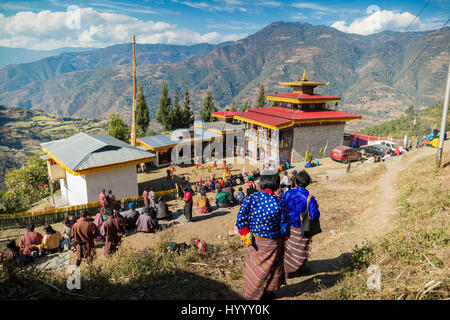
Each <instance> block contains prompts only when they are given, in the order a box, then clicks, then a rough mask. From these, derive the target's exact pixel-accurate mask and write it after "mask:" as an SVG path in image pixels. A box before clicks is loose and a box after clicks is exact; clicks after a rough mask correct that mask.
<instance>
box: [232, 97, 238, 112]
mask: <svg viewBox="0 0 450 320" xmlns="http://www.w3.org/2000/svg"><path fill="white" fill-rule="evenodd" d="M231 111H235V112H236V111H237V107H236V99H233V101H231Z"/></svg>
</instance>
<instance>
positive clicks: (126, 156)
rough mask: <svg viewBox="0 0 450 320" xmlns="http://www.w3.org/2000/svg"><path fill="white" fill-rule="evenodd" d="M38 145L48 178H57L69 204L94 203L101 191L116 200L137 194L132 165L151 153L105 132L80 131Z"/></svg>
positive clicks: (152, 156)
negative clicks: (67, 136) (109, 194)
mask: <svg viewBox="0 0 450 320" xmlns="http://www.w3.org/2000/svg"><path fill="white" fill-rule="evenodd" d="M41 146H42V150H43V151H44V152H45V153H46V154H47V156H46V157H45V158H46V160H47V167H48V171H49V176H50V180H51V181H52V182H54V181H58V180H59V182H60V185H61V196H62V198H63V200H65V201H66V203H67V204H68V205H70V206H73V205H81V204H86V203H90V202H96V201H98V196H99V194H100V192H102V190H106V192H108V190H112V191H113V194H114V195H115V196H116V198H117V199H120V198H127V197H136V196H139V193H138V181H137V167H136V166H137V165H138V164H140V163H142V162H148V161H152V160H153V158H154V156H155V155H154V154H153V153H149V152H147V151H144V150H141V149H139V148H136V147H133V146H131V145H129V144H127V143H125V142H122V141H120V140H118V139H116V138H114V137H111V136H109V135H106V134H98V135H94V134H87V133H84V132H80V133H78V134H76V135H73V136H71V137H69V138H67V139H62V140H56V141H51V142H47V143H42V144H41Z"/></svg>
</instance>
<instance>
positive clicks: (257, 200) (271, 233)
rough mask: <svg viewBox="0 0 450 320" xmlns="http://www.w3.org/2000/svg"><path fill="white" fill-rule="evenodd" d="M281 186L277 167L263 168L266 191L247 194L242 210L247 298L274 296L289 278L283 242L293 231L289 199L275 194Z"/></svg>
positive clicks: (239, 221)
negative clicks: (271, 168)
mask: <svg viewBox="0 0 450 320" xmlns="http://www.w3.org/2000/svg"><path fill="white" fill-rule="evenodd" d="M279 186H280V176H279V175H278V173H277V172H276V171H275V170H265V171H263V172H262V173H261V176H260V187H261V190H262V191H258V192H255V193H252V194H251V195H249V196H248V197H247V198H245V199H244V201H243V203H242V205H241V207H240V210H239V212H238V216H237V221H236V227H237V229H238V231H239V233H240V234H241V240H242V241H244V243H245V244H246V245H247V246H248V253H247V259H246V261H245V270H244V297H245V298H246V299H251V300H260V299H271V298H273V297H274V291H275V290H277V289H279V288H280V286H281V284H284V283H285V282H286V279H285V275H284V268H283V246H284V241H285V240H286V239H287V238H289V235H290V221H289V213H288V208H287V206H286V203H285V202H284V200H283V199H282V198H280V197H277V196H275V195H274V192H275V191H276V190H277V189H278V187H279Z"/></svg>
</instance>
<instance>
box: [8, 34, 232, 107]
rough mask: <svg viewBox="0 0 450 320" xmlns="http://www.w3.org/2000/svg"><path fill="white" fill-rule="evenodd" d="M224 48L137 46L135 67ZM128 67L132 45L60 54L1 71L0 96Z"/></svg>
mask: <svg viewBox="0 0 450 320" xmlns="http://www.w3.org/2000/svg"><path fill="white" fill-rule="evenodd" d="M226 44H228V42H227V43H223V44H218V45H213V44H208V43H201V44H196V45H192V46H181V45H167V44H136V64H137V65H138V66H139V65H147V64H156V63H164V62H177V61H180V60H183V59H185V58H187V57H190V56H193V55H202V54H205V53H208V52H210V51H211V50H213V49H214V48H217V47H219V46H221V45H226ZM61 50H63V49H61ZM131 64H132V45H131V44H118V45H114V46H110V47H106V48H101V49H94V50H89V51H82V52H62V53H60V54H58V55H55V56H51V57H46V58H44V59H41V60H38V61H34V62H30V63H22V64H18V65H8V66H5V67H3V68H1V69H0V92H4V91H9V90H16V89H17V88H20V87H23V86H25V85H27V84H28V83H31V82H33V81H37V80H38V81H40V80H44V81H45V80H49V79H52V78H54V77H56V76H59V75H62V74H65V73H69V72H76V71H82V70H99V69H104V68H110V67H114V66H120V65H131ZM22 106H23V105H22ZM24 107H27V106H24Z"/></svg>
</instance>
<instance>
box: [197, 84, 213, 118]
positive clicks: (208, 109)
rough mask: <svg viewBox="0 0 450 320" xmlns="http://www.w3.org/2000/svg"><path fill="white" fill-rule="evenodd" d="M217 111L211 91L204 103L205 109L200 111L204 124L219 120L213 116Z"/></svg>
mask: <svg viewBox="0 0 450 320" xmlns="http://www.w3.org/2000/svg"><path fill="white" fill-rule="evenodd" d="M215 111H216V107H215V106H214V100H213V96H212V93H211V90H209V91H208V93H207V94H206V97H205V100H204V101H203V108H202V110H201V111H200V115H201V116H202V121H203V122H214V121H216V120H217V119H216V118H215V117H212V116H211V113H212V112H215Z"/></svg>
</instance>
